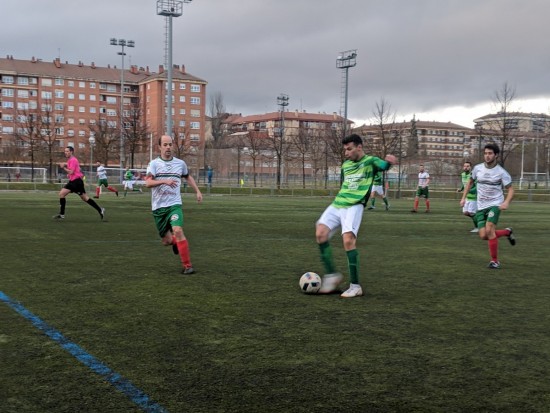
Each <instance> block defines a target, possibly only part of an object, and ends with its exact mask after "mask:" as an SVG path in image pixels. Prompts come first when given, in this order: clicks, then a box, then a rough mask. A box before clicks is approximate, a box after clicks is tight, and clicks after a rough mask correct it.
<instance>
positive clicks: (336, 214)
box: [317, 204, 365, 238]
mask: <svg viewBox="0 0 550 413" xmlns="http://www.w3.org/2000/svg"><path fill="white" fill-rule="evenodd" d="M364 209H365V207H364V206H363V205H362V204H355V205H353V206H351V207H349V208H335V207H334V206H333V205H329V206H328V207H327V209H325V212H323V214H322V215H321V218H319V220H318V221H317V224H323V225H326V226H327V227H328V228H329V229H330V235H329V237H332V236H333V235H334V234H335V233H336V231H337V230H338V228H342V234H344V233H346V232H353V234H354V235H355V237H356V238H357V233H358V232H359V227H360V226H361V220H362V219H363V210H364Z"/></svg>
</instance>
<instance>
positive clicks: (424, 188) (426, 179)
mask: <svg viewBox="0 0 550 413" xmlns="http://www.w3.org/2000/svg"><path fill="white" fill-rule="evenodd" d="M419 167H420V171H419V172H418V187H417V188H416V196H415V197H414V206H413V209H411V212H417V211H418V203H419V200H420V198H421V197H424V199H425V200H426V211H425V212H430V189H429V187H428V185H430V174H429V173H428V172H426V171H425V170H424V165H419Z"/></svg>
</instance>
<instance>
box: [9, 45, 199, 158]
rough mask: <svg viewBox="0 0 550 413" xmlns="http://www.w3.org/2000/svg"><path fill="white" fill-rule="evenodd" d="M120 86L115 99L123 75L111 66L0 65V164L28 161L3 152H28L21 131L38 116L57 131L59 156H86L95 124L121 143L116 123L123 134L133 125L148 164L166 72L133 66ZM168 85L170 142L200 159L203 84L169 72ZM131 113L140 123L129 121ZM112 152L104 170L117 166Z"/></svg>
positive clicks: (160, 124)
mask: <svg viewBox="0 0 550 413" xmlns="http://www.w3.org/2000/svg"><path fill="white" fill-rule="evenodd" d="M123 79H124V82H123V84H124V90H123V91H121V85H122V83H121V70H120V69H117V67H116V66H113V67H111V66H107V67H99V66H96V65H95V64H94V63H93V62H92V63H91V64H85V63H83V62H78V64H69V63H68V62H64V63H63V62H61V60H60V59H59V58H56V59H54V60H53V61H51V62H46V61H43V60H42V59H37V58H35V57H33V58H31V59H30V60H18V59H14V58H13V56H7V57H6V58H0V157H3V158H4V159H2V160H3V161H4V162H27V161H28V159H27V158H28V153H27V152H28V151H24V150H23V151H21V153H22V155H21V157H22V158H21V159H6V156H7V152H8V148H12V147H20V148H23V149H24V148H25V147H26V146H28V141H26V140H25V139H24V135H25V133H28V131H25V130H24V129H25V128H24V127H22V125H23V124H24V122H25V120H26V119H28V118H29V116H36V117H42V118H44V117H48V118H49V119H47V121H48V122H46V124H47V125H50V127H51V128H54V129H55V134H54V136H55V143H56V147H57V148H58V150H59V152H61V151H62V148H63V147H65V146H67V145H71V146H74V147H75V148H77V149H79V150H80V151H81V152H82V150H84V152H86V151H89V150H90V137H93V136H94V133H95V132H94V129H95V126H97V124H98V123H102V124H106V125H108V127H109V128H111V129H112V131H113V132H114V133H117V134H118V136H119V137H120V130H121V129H122V128H121V123H120V122H121V121H122V122H123V123H124V126H123V127H124V130H129V129H130V128H131V127H132V125H131V124H130V123H131V122H132V121H134V122H139V123H140V127H141V129H140V130H141V131H143V133H145V134H147V137H146V138H145V137H144V138H143V139H142V141H140V145H139V148H138V151H140V153H142V154H147V159H148V154H149V149H150V148H149V145H150V143H151V142H152V143H153V153H156V146H155V142H156V138H157V137H158V136H160V135H161V134H163V133H164V130H165V124H166V115H167V105H166V101H167V100H166V99H167V96H166V95H167V94H166V90H167V89H166V79H167V72H166V70H165V68H164V67H163V66H159V69H158V72H152V71H150V70H149V68H148V67H147V68H143V67H138V66H135V65H133V66H130V68H128V69H127V70H124V72H123ZM172 79H173V81H172V91H173V95H172V119H173V135H175V137H176V138H178V139H179V140H180V141H181V142H183V141H185V142H186V145H187V146H188V147H190V148H191V149H192V150H191V151H190V152H198V149H199V148H201V147H203V146H204V140H205V130H206V125H205V123H206V122H205V119H206V116H205V107H206V102H205V100H206V99H205V96H206V85H207V82H206V81H205V80H203V79H200V78H198V77H196V76H193V75H191V74H189V73H187V72H186V70H185V67H184V66H183V65H182V66H179V65H174V67H173V71H172ZM121 99H122V100H123V102H122V105H121ZM121 106H122V111H123V112H122V114H121ZM136 109H137V110H136ZM130 112H134V113H136V112H137V113H139V116H137V117H134V118H133V120H132V117H131V116H130ZM46 115H47V116H46ZM121 115H122V116H121ZM41 125H42V127H44V126H43V125H44V123H42V124H41ZM116 131H118V132H116ZM118 142H120V140H118ZM111 152H112V154H110V156H111V157H110V159H109V162H111V163H113V164H115V165H118V164H120V159H119V157H118V153H119V150H118V148H115V147H113V148H111ZM125 153H126V154H127V153H128V151H127V150H126V151H125ZM2 155H4V156H2ZM10 156H12V155H10ZM144 157H145V155H144ZM125 158H126V159H125V160H124V162H125V163H127V161H128V157H127V156H125Z"/></svg>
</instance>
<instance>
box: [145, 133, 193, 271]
mask: <svg viewBox="0 0 550 413" xmlns="http://www.w3.org/2000/svg"><path fill="white" fill-rule="evenodd" d="M173 144H174V142H173V140H172V137H171V136H168V135H163V136H161V137H160V138H159V148H160V157H158V158H156V159H153V160H152V161H151V162H150V163H149V166H148V167H147V176H146V180H145V185H146V186H147V188H151V204H152V210H153V218H154V219H155V224H156V226H157V230H158V233H159V235H160V237H161V241H162V244H163V245H166V246H168V245H171V246H172V250H173V251H174V253H175V254H179V256H180V259H181V263H182V266H183V269H182V271H181V272H182V274H193V273H194V272H195V270H194V268H193V266H192V264H191V258H190V254H189V243H188V241H187V238H186V237H185V234H184V233H183V210H182V198H181V181H182V179H181V178H184V179H185V180H186V181H187V183H188V184H189V186H190V187H191V188H193V189H194V190H195V194H196V197H197V202H202V193H201V191H200V190H199V187H198V186H197V184H196V182H195V179H193V177H192V176H191V175H190V174H189V170H188V169H187V164H186V163H185V162H184V161H183V160H181V159H178V158H175V157H173V156H172V146H173Z"/></svg>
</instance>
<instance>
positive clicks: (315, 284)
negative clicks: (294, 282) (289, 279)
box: [300, 271, 323, 294]
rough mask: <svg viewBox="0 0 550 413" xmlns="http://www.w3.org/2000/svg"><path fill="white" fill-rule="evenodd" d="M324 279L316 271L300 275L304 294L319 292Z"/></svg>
mask: <svg viewBox="0 0 550 413" xmlns="http://www.w3.org/2000/svg"><path fill="white" fill-rule="evenodd" d="M322 282H323V280H322V279H321V277H320V276H319V274H316V273H314V272H311V271H308V272H306V273H305V274H304V275H302V276H301V277H300V290H302V292H303V293H304V294H317V293H318V292H319V290H320V289H321V283H322Z"/></svg>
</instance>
